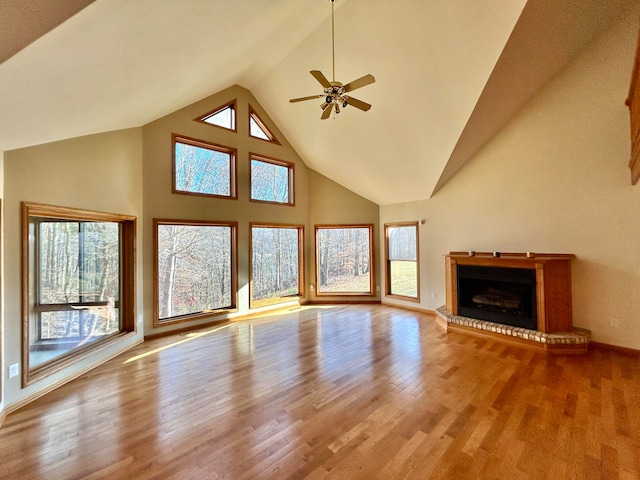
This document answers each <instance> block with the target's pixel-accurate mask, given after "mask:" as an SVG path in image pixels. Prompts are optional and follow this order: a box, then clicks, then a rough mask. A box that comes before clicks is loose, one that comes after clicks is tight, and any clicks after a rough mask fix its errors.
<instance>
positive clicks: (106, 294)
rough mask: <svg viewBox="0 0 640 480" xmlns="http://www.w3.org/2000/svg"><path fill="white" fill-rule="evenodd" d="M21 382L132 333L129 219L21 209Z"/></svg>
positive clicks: (132, 261) (47, 208)
mask: <svg viewBox="0 0 640 480" xmlns="http://www.w3.org/2000/svg"><path fill="white" fill-rule="evenodd" d="M22 218H23V220H22V222H23V235H22V242H23V260H22V262H23V315H24V320H23V321H24V328H23V335H24V338H23V384H25V385H26V384H29V383H31V382H33V381H34V380H37V379H39V378H42V377H44V376H46V375H49V374H52V373H54V372H56V371H58V370H59V369H60V368H62V367H64V366H66V365H69V364H70V363H72V362H74V361H77V360H79V359H81V358H84V357H86V356H87V355H88V354H89V353H91V352H92V351H93V350H95V349H96V348H100V347H102V346H104V345H105V344H106V343H110V342H112V341H115V340H118V339H120V338H122V336H123V335H127V334H128V333H131V332H134V331H135V238H136V231H135V230H136V219H135V217H132V216H128V215H118V214H110V213H102V212H93V211H87V210H77V209H72V208H66V207H54V206H49V205H41V204H34V203H23V205H22Z"/></svg>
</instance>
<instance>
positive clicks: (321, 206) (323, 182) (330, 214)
mask: <svg viewBox="0 0 640 480" xmlns="http://www.w3.org/2000/svg"><path fill="white" fill-rule="evenodd" d="M233 99H237V126H238V131H237V133H235V132H232V131H229V130H225V129H222V128H217V127H214V126H211V125H206V124H203V123H201V122H195V121H194V119H195V118H198V117H200V116H202V115H204V114H205V113H207V112H210V111H212V110H214V109H216V108H217V107H219V106H221V105H224V104H226V103H228V102H230V101H232V100H233ZM249 104H250V105H251V106H252V107H253V109H254V110H255V111H256V112H257V114H258V116H259V117H260V118H261V119H262V121H263V122H265V123H266V125H267V127H268V128H269V129H270V130H271V132H272V133H273V134H274V135H275V136H276V138H277V139H278V140H279V141H280V143H281V144H282V145H276V144H273V143H269V142H266V141H263V140H260V139H256V138H253V137H250V136H249V134H248V129H249V126H248V108H249V107H248V105H249ZM173 133H176V134H180V135H184V136H188V137H192V138H197V139H199V140H204V141H208V142H213V143H217V144H220V145H224V146H227V147H233V148H236V149H237V151H238V199H237V200H231V199H219V198H212V197H204V196H196V195H181V194H173V193H172V192H171V185H172V176H171V173H172V149H171V135H172V134H173ZM143 151H144V211H145V219H144V233H145V238H144V272H145V278H149V279H150V278H153V257H154V252H153V219H154V218H165V219H167V218H171V219H182V220H233V221H237V222H238V280H239V296H238V312H237V313H235V314H232V315H228V316H231V317H233V316H239V315H243V314H247V313H250V312H249V223H250V222H272V223H275V224H292V225H298V224H301V225H304V227H305V280H306V281H305V289H306V292H305V294H306V296H305V297H304V298H301V299H300V300H301V301H302V302H305V301H309V300H313V299H314V297H312V296H311V295H310V290H309V286H310V284H311V283H312V282H313V283H315V280H314V276H315V267H314V264H313V262H314V260H315V258H314V251H313V233H314V232H313V222H314V221H322V222H327V223H337V222H358V223H377V219H378V206H377V205H375V204H374V203H372V202H369V201H367V200H364V199H362V198H361V197H359V196H357V195H355V194H354V193H352V192H350V191H348V190H346V189H344V188H342V187H340V186H338V185H336V184H335V183H333V182H331V181H329V180H328V179H326V178H325V177H323V176H321V175H319V174H317V173H315V172H313V171H311V170H309V169H308V168H307V166H306V165H305V164H304V162H303V161H302V159H301V158H300V157H299V156H298V154H297V153H296V152H295V150H294V149H293V148H292V147H291V145H290V144H289V143H288V142H287V140H286V138H285V137H284V135H283V134H282V132H280V130H278V128H277V126H276V125H274V123H273V122H272V121H271V119H270V118H269V116H268V115H267V113H266V112H265V111H264V110H263V109H262V107H261V106H260V104H259V103H258V102H257V100H256V99H255V98H254V97H253V95H252V94H251V93H250V92H249V91H248V90H246V89H245V88H242V87H239V86H233V87H230V88H228V89H226V90H224V91H222V92H219V93H217V94H215V95H212V96H210V97H208V98H205V99H203V100H201V101H199V102H196V103H194V104H192V105H190V106H188V107H185V108H183V109H181V110H178V111H177V112H174V113H172V114H171V115H168V116H166V117H164V118H161V119H159V120H157V121H154V122H152V123H150V124H148V125H146V126H144V127H143ZM249 153H257V154H262V155H266V156H268V157H272V158H276V159H279V160H284V161H287V162H292V163H294V164H295V206H283V205H270V204H260V203H255V202H250V201H249V193H250V192H249ZM320 219H321V220H320ZM369 298H370V299H371V298H372V297H369ZM144 310H145V312H147V315H145V334H147V335H149V334H154V333H160V332H166V331H171V330H174V329H178V328H184V327H186V326H191V325H198V324H202V323H207V322H211V321H212V320H216V319H219V318H225V317H224V316H214V317H211V318H206V319H202V320H198V321H191V322H184V323H178V324H173V325H165V326H162V327H158V328H154V327H153V318H152V317H151V312H153V284H152V283H151V282H150V281H149V282H147V283H146V284H145V293H144Z"/></svg>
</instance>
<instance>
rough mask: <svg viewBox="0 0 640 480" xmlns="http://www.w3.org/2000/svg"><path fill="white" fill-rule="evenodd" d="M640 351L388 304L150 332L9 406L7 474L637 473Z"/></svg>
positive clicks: (3, 467) (2, 472) (2, 464)
mask: <svg viewBox="0 0 640 480" xmlns="http://www.w3.org/2000/svg"><path fill="white" fill-rule="evenodd" d="M639 476H640V363H639V361H638V358H637V357H633V356H625V355H622V354H618V353H613V352H609V351H604V350H596V351H593V352H591V353H589V354H588V355H585V356H569V357H546V356H544V355H543V354H540V353H537V352H533V351H529V350H525V349H520V348H517V347H510V346H505V345H503V344H500V343H497V342H495V341H491V340H484V339H479V338H475V337H472V336H467V335H463V334H458V333H449V334H448V335H447V334H444V333H442V332H441V331H440V330H438V329H437V327H436V326H435V324H434V320H433V318H432V317H431V316H428V315H423V314H420V313H415V312H410V311H405V310H400V309H394V308H391V307H385V306H378V305H350V306H344V305H342V306H336V307H328V306H326V307H303V308H300V309H297V310H292V311H290V312H288V313H284V314H281V315H273V316H269V317H264V318H258V319H255V320H251V321H246V322H238V323H233V324H228V325H222V326H220V327H216V328H209V329H206V330H202V331H200V332H198V333H194V334H187V335H182V336H173V337H166V338H162V339H158V340H153V341H148V342H145V343H144V344H142V345H140V346H138V347H136V348H135V349H133V350H131V351H129V352H127V353H126V354H124V355H121V356H120V357H118V358H115V359H113V360H111V361H109V362H108V363H106V364H104V365H102V366H100V367H99V368H97V369H95V370H93V371H92V372H90V373H88V374H86V375H84V376H82V377H80V378H79V379H77V380H74V381H72V382H70V383H69V384H67V385H65V386H63V387H61V388H59V389H58V390H56V391H54V392H52V393H50V394H48V395H46V396H45V397H43V398H41V399H39V400H37V401H35V402H33V403H31V404H29V405H27V406H26V407H24V408H22V409H20V410H19V411H17V412H14V413H12V414H10V415H8V417H7V419H6V420H5V425H4V427H3V428H2V430H0V478H2V479H5V478H7V479H9V478H11V479H22V478H33V479H40V478H46V479H72V478H73V479H79V478H89V479H97V478H109V479H119V478H123V479H125V478H126V479H133V478H135V479H146V478H161V479H169V478H175V479H191V478H193V479H198V478H202V479H250V478H258V479H302V478H308V479H320V478H331V479H396V478H403V479H404V478H407V479H456V480H457V479H462V478H469V479H482V478H492V479H493V478H500V479H510V480H511V479H545V478H548V479H592V478H593V479H596V478H602V479H607V480H612V479H621V480H625V479H633V478H635V479H637V478H639Z"/></svg>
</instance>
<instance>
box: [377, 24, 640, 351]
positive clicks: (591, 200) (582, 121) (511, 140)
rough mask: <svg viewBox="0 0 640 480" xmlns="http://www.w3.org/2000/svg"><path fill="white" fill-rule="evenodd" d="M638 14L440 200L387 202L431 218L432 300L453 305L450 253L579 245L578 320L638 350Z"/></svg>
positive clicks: (387, 209)
mask: <svg viewBox="0 0 640 480" xmlns="http://www.w3.org/2000/svg"><path fill="white" fill-rule="evenodd" d="M636 13H640V12H636ZM637 17H638V15H637V14H636V15H630V16H629V17H627V18H625V19H622V20H621V21H620V22H619V23H618V24H617V25H615V27H614V28H612V29H611V30H609V31H608V32H606V33H605V34H604V35H602V36H601V37H599V38H598V39H597V40H596V41H595V42H594V43H593V44H592V45H591V46H590V47H588V48H587V49H585V50H584V51H583V52H582V53H581V54H580V55H579V56H578V57H577V58H576V59H575V60H574V61H573V62H572V63H571V64H570V65H569V66H568V67H567V68H566V69H564V70H563V71H562V72H561V73H560V74H559V75H558V76H557V77H556V78H555V79H554V80H553V81H552V82H550V83H549V84H548V85H547V86H546V87H545V88H543V90H542V91H541V92H540V93H539V94H538V95H537V96H536V97H534V98H533V99H532V100H531V101H530V102H529V103H528V104H527V105H526V106H525V107H524V108H523V109H522V110H521V111H520V112H519V113H518V114H517V115H516V116H515V117H514V118H513V119H512V120H511V121H510V122H509V123H508V124H507V125H506V127H505V128H504V129H503V130H502V131H501V132H499V134H497V135H496V136H495V137H494V138H493V139H492V140H491V141H490V142H489V143H488V144H487V145H486V146H485V147H484V148H483V149H482V150H481V151H480V152H479V153H478V154H477V155H476V156H475V157H474V158H473V159H472V161H470V162H469V163H468V164H467V166H465V167H464V168H463V169H462V170H461V171H460V172H459V173H458V174H457V175H456V176H455V177H454V178H453V179H452V180H451V181H450V182H449V183H447V185H445V186H444V187H443V188H442V190H440V191H439V192H438V193H437V194H436V195H435V196H434V197H433V198H431V199H430V200H424V201H419V202H413V203H406V204H401V205H391V206H384V207H381V224H382V223H385V222H391V221H401V220H418V219H420V218H424V219H425V220H426V222H425V225H423V226H422V227H421V230H420V236H421V237H420V238H421V242H420V243H421V245H420V255H421V256H420V259H421V265H420V275H421V288H422V292H421V293H422V295H421V298H422V301H421V305H422V306H423V307H424V308H429V309H434V308H437V307H438V306H440V305H443V304H444V302H445V298H444V295H445V292H444V260H443V258H442V254H445V253H447V252H448V251H451V250H462V251H467V250H476V251H495V250H498V251H521V252H524V251H534V252H557V253H573V254H575V255H576V257H577V258H576V260H575V261H574V262H573V266H572V271H573V310H574V324H575V325H577V326H580V327H584V328H588V329H590V330H591V331H592V334H593V339H594V340H596V341H599V342H604V343H608V344H614V345H619V346H623V347H629V348H636V349H640V324H638V318H640V296H639V295H638V292H639V291H640V250H638V248H637V239H638V238H640V188H638V187H632V186H631V184H630V180H629V170H628V168H627V162H628V159H629V152H630V140H629V116H628V110H627V108H626V107H625V104H624V101H625V98H626V95H627V92H628V86H629V80H630V75H631V69H632V65H633V58H634V50H635V45H636V38H637V31H638V30H637V29H638V25H637ZM431 292H435V293H436V296H437V298H436V299H435V300H432V299H431V298H430V293H431ZM388 303H391V301H390V300H389V301H388ZM612 323H613V324H616V323H617V324H618V326H617V327H614V326H612Z"/></svg>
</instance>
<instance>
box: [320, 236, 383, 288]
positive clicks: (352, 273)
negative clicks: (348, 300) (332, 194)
mask: <svg viewBox="0 0 640 480" xmlns="http://www.w3.org/2000/svg"><path fill="white" fill-rule="evenodd" d="M372 239H373V225H316V286H317V294H318V295H373V294H374V292H373V275H372V272H371V259H372V258H373V241H372Z"/></svg>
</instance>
